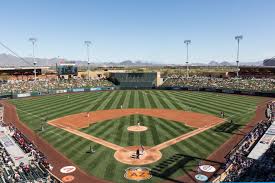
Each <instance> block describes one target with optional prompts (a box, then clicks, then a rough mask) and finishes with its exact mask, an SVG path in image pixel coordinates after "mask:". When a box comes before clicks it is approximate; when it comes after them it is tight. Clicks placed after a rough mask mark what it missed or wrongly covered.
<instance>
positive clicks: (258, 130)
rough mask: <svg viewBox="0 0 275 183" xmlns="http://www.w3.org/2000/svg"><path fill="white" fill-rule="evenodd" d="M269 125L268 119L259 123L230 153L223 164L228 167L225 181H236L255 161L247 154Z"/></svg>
mask: <svg viewBox="0 0 275 183" xmlns="http://www.w3.org/2000/svg"><path fill="white" fill-rule="evenodd" d="M270 125H271V121H270V120H268V121H263V122H261V123H259V124H258V125H257V126H256V127H255V128H254V129H253V130H252V131H251V132H250V133H249V134H247V135H246V136H245V138H244V139H243V140H242V141H241V143H239V145H238V146H237V147H236V148H235V149H234V150H233V152H232V153H230V155H229V156H228V159H227V162H226V164H225V168H227V167H230V168H229V170H228V172H227V173H228V176H227V177H226V179H225V180H224V181H225V182H232V181H237V180H238V179H239V178H240V177H241V176H242V175H243V174H244V173H246V172H247V170H248V169H249V168H250V167H251V166H252V165H253V164H254V163H255V162H256V160H253V159H250V158H247V156H248V154H249V153H250V152H251V150H252V148H253V147H254V145H255V144H256V143H257V142H258V140H259V139H260V138H261V137H262V136H263V134H264V133H265V131H266V130H267V129H268V127H269V126H270Z"/></svg>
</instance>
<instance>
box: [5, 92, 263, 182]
mask: <svg viewBox="0 0 275 183" xmlns="http://www.w3.org/2000/svg"><path fill="white" fill-rule="evenodd" d="M68 96H69V97H68ZM260 99H261V98H259V97H250V96H237V95H226V94H217V93H207V92H189V91H158V90H142V91H141V90H133V91H111V92H91V93H79V94H66V95H56V96H44V97H37V98H26V99H16V100H10V102H12V103H13V104H15V105H16V106H17V111H18V114H19V117H20V119H21V120H22V121H23V122H24V123H26V124H27V125H28V126H29V127H30V128H31V129H33V130H34V131H37V129H39V128H40V124H41V122H43V121H44V119H45V118H47V119H48V120H50V119H55V118H58V117H62V116H66V115H69V114H75V113H80V112H85V111H95V110H103V109H119V108H120V106H121V105H123V107H124V108H167V109H179V110H189V111H194V112H200V113H209V114H213V115H217V116H219V114H220V112H221V111H224V112H225V117H226V118H228V119H229V120H230V119H232V120H233V121H234V124H233V125H232V124H231V125H228V124H222V125H220V126H219V127H215V128H214V129H210V130H207V131H205V132H203V133H201V134H198V135H196V136H194V137H191V138H189V139H187V140H185V141H182V142H179V143H177V144H175V145H172V146H170V147H169V148H166V149H164V150H162V151H161V152H162V155H163V156H162V159H161V160H160V161H159V162H156V163H154V164H151V165H148V166H147V167H149V168H152V169H153V170H154V172H156V173H157V174H162V175H163V176H166V178H172V179H173V178H175V177H177V176H179V175H182V174H184V173H185V172H186V171H187V170H189V169H191V168H193V167H194V165H195V163H196V161H198V160H197V159H196V158H206V157H207V156H208V155H209V154H211V152H213V151H214V150H215V149H216V148H218V147H219V146H220V145H221V144H223V143H224V142H225V141H226V140H227V139H228V138H229V137H230V136H231V135H232V133H233V132H234V131H236V130H238V129H239V128H240V127H242V126H243V125H245V124H246V123H247V122H248V121H249V120H250V119H251V118H252V117H253V116H254V112H255V109H256V105H257V104H258V102H259V101H260ZM127 118H128V117H123V118H121V119H119V123H113V122H112V120H111V121H108V122H103V123H102V124H96V125H98V127H99V126H100V127H99V128H98V129H97V128H95V127H96V125H95V126H94V127H93V126H91V127H90V128H87V129H85V130H84V131H86V132H87V133H91V134H93V135H97V136H99V137H100V138H103V139H106V140H108V141H112V142H114V143H116V144H119V145H123V146H124V145H125V146H128V145H131V144H139V143H141V142H142V143H145V144H147V143H148V144H149V145H151V144H152V145H153V144H155V143H159V142H161V141H163V140H165V138H166V139H169V138H172V137H174V136H175V135H177V134H179V131H178V130H175V129H174V127H173V124H174V125H175V123H174V122H168V123H166V121H165V120H163V119H158V118H154V121H156V123H161V125H154V124H153V123H151V124H149V122H148V125H152V128H154V127H155V128H157V132H158V133H160V134H161V135H159V136H158V137H156V134H158V133H155V132H153V131H148V132H149V133H148V135H146V136H145V137H146V138H144V139H143V138H140V136H138V135H134V136H132V135H129V134H128V133H127V132H126V131H125V130H124V129H122V130H121V133H120V132H119V131H118V130H117V129H119V128H120V127H121V126H122V124H125V125H128V124H134V123H135V120H137V119H138V118H143V119H146V120H148V121H150V120H149V119H150V118H151V119H153V118H152V117H147V116H140V115H137V116H135V115H134V116H132V117H131V116H130V117H129V119H130V120H128V119H127ZM124 119H127V120H126V121H125V120H124ZM183 126H184V125H183ZM185 128H186V127H182V130H183V129H184V130H186V131H184V133H185V132H187V131H188V130H191V129H185ZM92 129H94V130H97V131H96V132H94V131H93V130H92ZM37 133H39V135H40V136H42V137H43V138H44V139H46V140H47V141H48V142H49V143H51V144H52V145H53V146H54V147H55V148H56V149H58V150H59V151H60V152H62V153H63V154H64V155H66V156H67V157H68V158H70V159H71V160H72V161H74V162H75V163H76V164H78V165H79V166H80V167H81V168H83V169H84V170H85V171H87V172H88V173H90V174H91V175H94V176H97V177H99V178H102V179H107V180H111V181H114V182H127V181H126V180H125V179H124V177H123V174H124V169H126V168H127V167H129V166H128V165H124V164H122V163H119V162H117V161H116V160H115V159H114V157H113V154H114V151H113V150H111V149H109V148H106V147H104V146H101V145H98V144H95V143H93V142H91V141H88V140H85V139H83V138H81V137H78V136H75V135H72V134H70V133H68V132H66V131H63V130H61V129H58V128H55V127H52V126H47V127H46V129H45V131H43V132H39V131H37ZM153 134H154V135H153ZM163 134H166V135H165V136H164V137H162V135H163ZM152 137H154V138H153V139H152ZM142 140H143V141H142ZM89 145H92V146H93V147H94V149H95V150H96V153H95V154H93V155H90V154H87V153H85V152H86V151H87V149H88V148H89ZM176 154H180V155H181V156H178V155H176ZM183 155H184V156H185V157H188V158H186V161H185V162H184V163H183V162H182V161H180V160H181V159H180V158H181V157H182V156H183ZM169 160H172V161H169ZM178 161H180V162H181V163H180V164H179V163H178ZM171 162H173V163H171ZM164 165H165V166H164ZM163 167H168V168H163ZM171 170H173V171H171ZM161 179H162V178H157V177H153V178H152V179H151V180H150V181H146V182H156V181H159V180H161Z"/></svg>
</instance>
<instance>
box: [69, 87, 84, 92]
mask: <svg viewBox="0 0 275 183" xmlns="http://www.w3.org/2000/svg"><path fill="white" fill-rule="evenodd" d="M72 91H73V92H84V88H73V89H72Z"/></svg>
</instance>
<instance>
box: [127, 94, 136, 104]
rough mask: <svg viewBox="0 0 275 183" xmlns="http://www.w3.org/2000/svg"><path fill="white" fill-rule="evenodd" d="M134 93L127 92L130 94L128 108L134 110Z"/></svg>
mask: <svg viewBox="0 0 275 183" xmlns="http://www.w3.org/2000/svg"><path fill="white" fill-rule="evenodd" d="M134 92H135V91H129V93H130V99H129V105H128V108H134V103H135V94H134Z"/></svg>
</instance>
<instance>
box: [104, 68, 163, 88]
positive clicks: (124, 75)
mask: <svg viewBox="0 0 275 183" xmlns="http://www.w3.org/2000/svg"><path fill="white" fill-rule="evenodd" d="M109 80H110V81H112V82H113V83H114V84H115V85H117V86H119V87H120V88H154V87H157V86H159V85H161V84H162V79H161V78H160V72H111V73H110V75H109Z"/></svg>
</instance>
